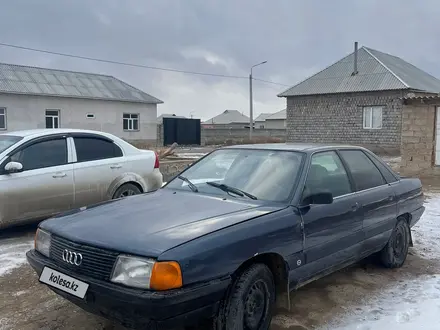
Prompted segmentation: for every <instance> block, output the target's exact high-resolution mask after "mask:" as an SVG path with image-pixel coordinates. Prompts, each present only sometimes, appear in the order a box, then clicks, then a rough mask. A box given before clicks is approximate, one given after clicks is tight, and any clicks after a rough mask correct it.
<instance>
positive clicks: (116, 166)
mask: <svg viewBox="0 0 440 330" xmlns="http://www.w3.org/2000/svg"><path fill="white" fill-rule="evenodd" d="M121 167H122V165H120V164H114V165H110V168H113V169H115V168H121Z"/></svg>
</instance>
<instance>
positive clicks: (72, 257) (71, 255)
mask: <svg viewBox="0 0 440 330" xmlns="http://www.w3.org/2000/svg"><path fill="white" fill-rule="evenodd" d="M63 261H65V262H67V263H69V264H71V265H75V266H79V265H81V263H82V261H83V256H82V254H81V253H78V252H72V251H69V250H64V251H63Z"/></svg>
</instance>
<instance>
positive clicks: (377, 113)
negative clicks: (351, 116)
mask: <svg viewBox="0 0 440 330" xmlns="http://www.w3.org/2000/svg"><path fill="white" fill-rule="evenodd" d="M364 128H365V129H379V128H382V107H364Z"/></svg>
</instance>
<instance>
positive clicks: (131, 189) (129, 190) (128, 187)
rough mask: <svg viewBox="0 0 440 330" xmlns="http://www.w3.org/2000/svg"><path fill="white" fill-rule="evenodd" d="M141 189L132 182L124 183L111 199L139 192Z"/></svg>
mask: <svg viewBox="0 0 440 330" xmlns="http://www.w3.org/2000/svg"><path fill="white" fill-rule="evenodd" d="M141 193H142V191H141V190H140V189H139V188H138V187H137V186H135V185H134V184H132V183H125V184H123V185H122V186H120V187H119V188H118V189H117V190H116V192H115V193H114V195H113V199H116V198H124V197H129V196H134V195H138V194H141Z"/></svg>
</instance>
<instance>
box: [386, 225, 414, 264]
mask: <svg viewBox="0 0 440 330" xmlns="http://www.w3.org/2000/svg"><path fill="white" fill-rule="evenodd" d="M410 235H411V233H410V228H409V226H408V223H407V221H406V220H405V219H399V220H398V222H397V225H396V227H395V228H394V230H393V232H392V233H391V237H390V239H389V241H388V243H387V245H385V247H384V248H383V249H382V250H381V251H380V252H379V259H380V261H381V263H382V265H384V266H385V267H386V268H399V267H402V266H403V264H404V263H405V260H406V256H407V255H408V248H409V243H410Z"/></svg>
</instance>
